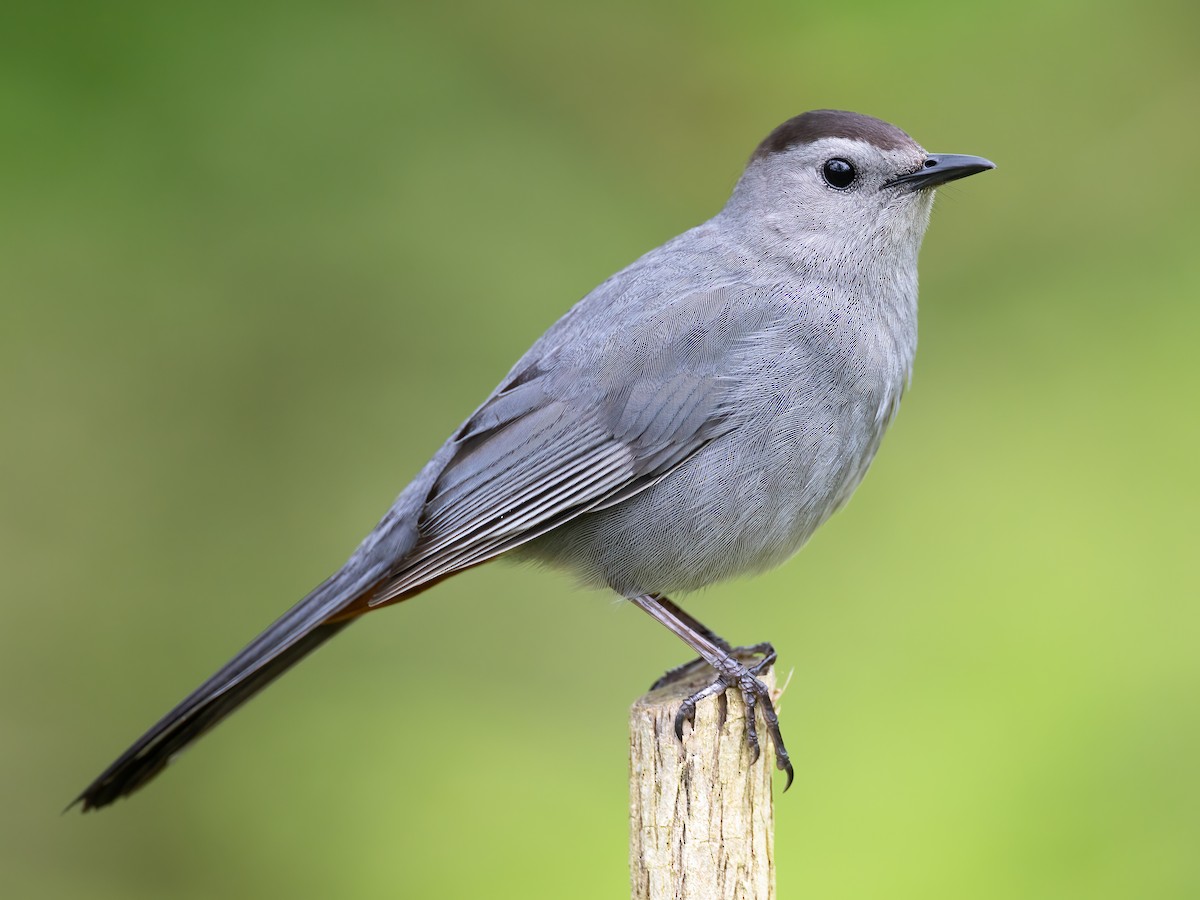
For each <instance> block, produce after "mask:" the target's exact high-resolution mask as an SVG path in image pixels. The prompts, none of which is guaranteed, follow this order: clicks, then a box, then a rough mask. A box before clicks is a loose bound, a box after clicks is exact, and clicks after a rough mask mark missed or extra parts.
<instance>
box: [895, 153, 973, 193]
mask: <svg viewBox="0 0 1200 900" xmlns="http://www.w3.org/2000/svg"><path fill="white" fill-rule="evenodd" d="M994 168H996V164H995V163H993V162H990V161H988V160H986V159H984V158H983V157H982V156H962V155H961V154H958V153H930V154H929V155H928V156H927V157H925V164H924V165H922V166H921V168H919V169H917V171H915V172H911V173H909V174H908V175H901V176H900V177H899V178H893V179H892V180H891V181H888V182H885V183H884V185H883V186H884V187H900V186H901V185H903V186H904V187H907V188H908V189H909V190H910V191H920V190H923V189H925V188H931V187H937V186H938V185H939V184H945V183H946V182H947V181H954V180H955V179H957V178H966V177H967V176H968V175H974V174H975V173H976V172H986V171H987V170H988V169H994Z"/></svg>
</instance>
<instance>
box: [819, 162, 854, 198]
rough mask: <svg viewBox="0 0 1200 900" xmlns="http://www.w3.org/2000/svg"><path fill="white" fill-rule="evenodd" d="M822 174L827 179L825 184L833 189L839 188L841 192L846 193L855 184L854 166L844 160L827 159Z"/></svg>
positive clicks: (822, 167)
mask: <svg viewBox="0 0 1200 900" xmlns="http://www.w3.org/2000/svg"><path fill="white" fill-rule="evenodd" d="M821 174H822V175H823V176H824V177H825V183H826V184H828V185H829V186H830V187H831V188H837V189H838V190H839V191H844V190H845V189H846V188H848V187H850V185H851V184H853V183H854V176H855V174H856V173H855V171H854V166H852V165H850V163H849V162H848V161H847V160H844V159H840V158H837V159H827V160H826V161H825V165H823V166H821Z"/></svg>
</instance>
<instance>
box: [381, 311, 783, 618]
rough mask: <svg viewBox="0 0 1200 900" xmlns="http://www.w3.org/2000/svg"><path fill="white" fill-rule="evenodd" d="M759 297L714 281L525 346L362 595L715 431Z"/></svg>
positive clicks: (487, 553)
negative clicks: (397, 551)
mask: <svg viewBox="0 0 1200 900" xmlns="http://www.w3.org/2000/svg"><path fill="white" fill-rule="evenodd" d="M766 306H768V305H767V304H763V303H761V302H759V303H755V302H754V296H753V295H752V294H747V293H746V292H745V291H739V290H738V289H736V288H724V289H720V290H716V291H711V292H704V293H696V294H691V295H688V296H686V297H683V298H681V299H680V300H678V301H676V302H674V303H671V304H669V305H668V304H663V305H661V306H660V307H659V308H658V309H655V310H653V311H643V312H641V313H639V314H638V315H636V317H634V318H633V321H630V322H628V323H623V324H622V325H621V326H620V327H619V328H618V327H596V328H594V330H593V331H594V333H593V334H592V335H582V334H571V335H565V336H564V335H562V334H557V335H554V338H555V339H556V340H558V343H557V344H547V345H543V344H539V345H538V346H537V347H535V349H534V351H531V353H530V354H529V355H527V356H526V358H525V359H523V360H522V361H521V363H520V364H518V367H517V368H516V369H514V371H513V373H511V374H510V375H509V377H508V379H506V381H505V382H504V383H503V384H502V385H501V386H500V388H498V389H497V391H496V393H494V394H493V395H492V397H491V398H489V400H488V401H487V402H486V403H484V405H483V406H481V407H480V408H479V409H478V410H477V411H476V412H475V414H474V415H473V416H472V417H471V418H470V419H469V420H468V421H467V422H466V423H465V424H464V425H463V426H462V428H461V429H460V430H459V431H458V432H457V433H456V434H455V435H454V437H453V438H451V441H450V444H451V446H452V447H453V450H452V454H451V455H450V457H449V461H448V462H447V463H446V465H445V466H444V468H443V469H442V471H441V473H440V474H439V475H438V477H437V478H436V480H435V481H434V482H433V484H432V486H431V488H430V489H429V492H428V494H427V495H426V498H425V502H424V505H423V507H422V510H421V513H420V517H419V520H418V525H417V529H418V533H419V539H418V541H417V544H416V546H415V547H413V549H412V551H411V552H410V553H408V554H406V556H405V558H404V559H403V560H402V561H401V563H400V564H399V565H398V566H397V567H396V568H394V569H393V570H392V572H390V573H389V577H388V579H387V580H386V582H385V583H384V584H383V586H382V587H381V588H380V590H379V591H378V592H377V593H376V594H375V595H374V597H373V598H372V599H371V601H370V605H371V606H380V605H383V604H385V603H388V602H390V601H393V600H396V599H399V598H400V597H402V596H403V595H405V594H407V593H409V592H411V591H412V590H414V589H415V588H417V587H419V586H421V585H424V584H428V583H429V582H432V581H436V580H438V579H441V578H444V577H446V576H447V575H450V574H452V573H454V572H457V571H460V570H462V569H465V568H468V567H470V566H474V565H477V564H479V563H481V562H484V561H486V560H488V559H491V558H493V557H495V556H497V555H499V554H501V553H504V552H505V551H507V550H511V549H512V548H514V547H516V546H519V545H520V544H523V543H525V542H527V541H530V540H532V539H534V538H536V537H537V536H539V535H541V534H544V533H545V532H546V531H548V530H550V529H552V528H554V527H556V526H558V525H560V524H562V523H564V522H566V521H569V520H570V519H573V518H575V517H576V516H579V515H582V514H584V513H586V512H589V511H592V510H596V509H602V508H604V507H606V506H610V505H612V504H615V503H619V502H621V501H622V500H624V499H626V498H628V497H630V496H632V495H633V494H635V493H637V492H639V491H641V490H644V489H646V488H648V487H650V486H651V485H652V484H654V483H655V482H657V481H658V480H659V479H661V478H663V477H665V476H666V475H667V474H669V473H670V472H671V471H672V470H673V469H674V468H675V467H676V466H678V465H679V464H680V463H681V462H683V461H684V460H686V459H687V458H688V457H689V456H691V455H692V454H693V453H695V452H696V451H697V450H699V449H700V448H701V447H703V446H704V445H705V444H707V443H708V442H709V441H711V440H713V439H714V438H716V437H718V436H720V435H722V434H724V433H726V432H727V431H728V430H729V429H730V428H731V427H732V426H731V424H730V420H731V412H732V410H731V409H730V408H729V406H730V405H729V397H730V395H731V391H730V390H729V388H730V382H729V372H730V369H731V367H732V366H733V365H734V356H735V353H736V351H737V349H738V348H739V347H741V346H744V343H745V341H746V339H747V338H748V337H749V336H750V335H752V334H753V333H755V332H757V331H758V330H759V329H761V328H762V326H763V322H762V319H763V317H764V316H765V315H766V309H765V307H766ZM590 324H592V325H599V324H600V323H595V322H593V323H590Z"/></svg>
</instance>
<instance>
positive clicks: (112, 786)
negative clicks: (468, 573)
mask: <svg viewBox="0 0 1200 900" xmlns="http://www.w3.org/2000/svg"><path fill="white" fill-rule="evenodd" d="M378 581H379V573H378V570H377V569H365V570H362V571H358V572H354V571H352V568H351V566H350V565H348V566H347V567H346V568H345V569H343V570H342V571H340V572H338V573H337V574H336V575H334V576H333V577H331V578H329V579H328V580H327V581H325V582H324V583H323V584H321V585H320V586H319V587H317V588H316V589H315V590H314V591H313V592H312V593H310V594H309V595H308V596H307V597H305V598H304V599H303V600H301V601H300V602H299V603H297V604H296V605H295V606H294V607H292V608H291V609H290V610H288V612H286V613H284V615H283V616H282V617H280V618H279V619H278V620H277V621H276V622H274V623H273V624H272V625H271V626H270V627H268V628H267V629H266V630H265V631H264V632H263V633H262V634H260V635H259V636H258V637H256V638H255V639H254V640H253V641H251V642H250V643H249V644H248V645H247V646H246V647H245V648H244V649H243V650H242V651H241V652H240V653H238V655H237V656H235V657H234V658H233V659H232V660H230V661H229V662H228V663H227V664H226V665H225V666H224V667H223V668H222V669H221V670H220V671H219V672H217V673H216V674H215V675H213V676H212V677H211V678H209V679H208V680H207V681H205V682H204V684H202V685H200V687H198V688H196V690H194V691H193V692H192V693H191V694H189V695H188V696H187V697H186V698H184V700H183V701H182V702H181V703H180V704H179V705H178V706H176V707H175V708H174V709H172V710H171V711H170V712H169V713H167V714H166V715H165V716H163V717H162V719H160V720H159V721H158V723H157V724H156V725H155V726H154V727H153V728H151V729H150V730H149V731H147V732H146V733H145V734H144V735H142V736H141V737H140V738H138V739H137V741H135V742H134V744H133V746H131V747H130V748H129V749H128V750H126V751H125V752H124V753H122V754H121V755H120V757H118V758H117V760H116V761H115V762H114V763H113V764H112V765H111V766H109V767H108V768H107V769H105V770H104V772H102V773H101V774H100V776H99V777H98V778H97V779H96V780H95V781H93V782H92V783H91V784H90V785H88V787H87V789H86V790H84V792H83V793H82V794H80V795H79V796H78V797H77V798H75V800H74V802H73V803H72V804H71V806H74V805H75V804H77V803H82V804H83V810H84V811H85V812H86V811H87V810H89V809H98V808H99V807H102V806H107V805H108V804H109V803H112V802H113V801H114V800H116V799H118V798H120V797H124V796H126V795H127V794H130V793H132V792H133V791H135V790H137V789H138V788H139V787H141V786H142V785H144V784H146V783H147V782H148V781H150V780H151V779H152V778H153V777H154V776H155V775H157V774H158V773H159V772H161V771H162V770H163V769H164V768H166V766H167V764H168V763H169V762H170V761H171V759H172V758H173V757H174V756H175V755H176V754H178V753H179V752H180V751H181V750H183V748H184V747H186V746H188V745H189V744H191V743H192V742H193V741H195V740H196V739H197V738H199V737H200V736H201V735H203V734H205V733H206V732H207V731H208V730H209V729H210V728H212V727H213V726H214V725H216V724H217V723H218V722H220V721H221V720H222V719H224V718H225V717H226V716H228V715H229V714H230V713H232V712H233V711H234V710H235V709H237V708H238V707H240V706H241V705H242V704H243V703H245V702H246V701H247V700H249V699H250V698H251V697H253V696H254V695H255V694H257V693H258V692H259V691H261V690H262V689H263V688H265V687H266V686H267V685H268V684H270V683H271V682H272V681H274V680H275V679H276V678H278V677H279V676H280V675H282V674H283V673H284V672H286V671H287V670H288V669H290V668H291V667H292V666H294V665H295V664H296V663H298V662H299V661H300V660H302V659H303V658H304V657H306V656H308V654H310V653H312V652H313V651H314V650H316V649H317V648H318V647H320V646H321V645H322V644H324V643H325V642H326V641H327V640H329V639H330V638H331V637H333V636H334V635H335V634H337V633H338V632H339V631H341V630H342V629H343V628H345V627H346V626H347V625H349V624H350V622H351V621H352V618H351V617H349V616H345V611H346V610H347V607H350V606H352V605H353V604H355V601H357V600H359V599H360V598H363V597H365V596H369V595H370V594H371V592H372V591H373V589H374V586H375V584H376V583H378ZM360 605H361V604H360ZM364 611H365V610H364ZM339 612H340V613H342V614H343V615H342V616H339V615H338V614H339ZM343 616H345V617H343ZM331 618H335V619H336V621H330V619H331ZM68 808H70V807H68Z"/></svg>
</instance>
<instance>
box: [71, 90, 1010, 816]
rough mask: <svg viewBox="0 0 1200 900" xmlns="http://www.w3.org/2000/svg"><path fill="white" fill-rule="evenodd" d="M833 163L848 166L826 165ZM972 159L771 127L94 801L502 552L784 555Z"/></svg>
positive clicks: (849, 447) (623, 586)
mask: <svg viewBox="0 0 1200 900" xmlns="http://www.w3.org/2000/svg"><path fill="white" fill-rule="evenodd" d="M830 160H839V161H846V162H848V163H849V165H850V166H851V167H852V170H853V172H854V181H853V183H852V184H850V185H848V186H845V187H842V186H839V185H835V184H833V183H831V181H830V178H829V176H828V175H827V173H826V171H825V168H824V167H825V166H826V164H827V163H828V161H830ZM964 160H967V161H969V160H974V162H973V163H972V162H964ZM950 161H952V162H950ZM939 164H940V165H942V169H940V170H939V169H937V166H938V165H939ZM972 166H973V168H972ZM984 168H990V163H986V161H984V160H979V159H977V158H974V157H937V156H934V155H931V154H927V153H926V152H925V151H924V150H923V149H922V148H921V147H920V146H918V145H917V144H916V143H915V142H914V141H912V140H911V139H910V138H908V136H907V135H905V134H904V133H903V132H902V131H900V130H899V129H897V128H895V127H894V126H891V125H888V124H887V123H883V122H880V121H879V120H877V119H871V118H870V117H866V116H859V115H856V114H854V113H844V112H836V111H827V110H826V111H818V112H816V113H807V114H805V115H804V116H798V117H796V118H795V119H792V120H789V122H787V123H784V125H782V126H780V128H778V129H776V130H775V131H774V132H772V134H771V135H769V136H768V137H767V139H766V140H764V141H763V143H762V144H761V145H760V146H759V148H758V149H757V150H756V151H755V153H754V155H753V156H752V158H751V160H750V162H749V164H748V165H747V168H746V171H745V173H744V174H743V175H742V177H741V179H740V180H739V181H738V183H737V185H736V187H735V188H734V191H733V194H732V196H731V198H730V199H729V202H728V203H727V204H726V205H725V207H724V209H722V210H721V212H720V213H718V214H717V215H716V216H714V217H713V218H712V219H710V220H709V221H708V222H706V223H704V224H703V225H700V226H698V227H696V228H693V229H691V230H690V231H687V232H685V233H684V234H682V235H680V236H679V237H677V238H675V239H674V240H672V241H670V242H668V243H666V244H664V245H663V246H662V247H659V248H657V249H656V250H653V251H651V252H650V253H648V254H646V255H645V256H643V257H642V258H641V259H639V260H638V261H636V262H635V263H633V264H632V265H630V266H629V267H628V268H626V269H624V270H623V271H621V272H619V273H617V274H616V275H614V276H613V277H612V278H610V279H608V280H607V281H606V282H604V283H603V284H602V285H600V286H599V287H597V288H596V289H595V290H594V291H592V292H591V293H590V294H588V295H587V296H586V297H584V298H583V299H582V300H581V301H580V302H579V303H578V304H576V305H575V307H574V308H572V309H571V310H570V311H569V312H568V313H567V314H566V315H565V316H564V317H563V318H562V319H561V320H559V321H558V322H557V323H556V324H555V325H553V326H552V327H551V328H550V329H549V330H548V331H547V332H546V333H545V334H544V335H543V336H542V337H541V338H540V339H539V340H538V341H537V342H536V343H535V344H534V345H533V346H532V347H531V348H530V350H529V351H528V352H527V353H526V354H525V355H524V356H523V357H522V358H521V359H520V360H519V361H518V362H517V364H516V365H515V366H514V367H513V369H512V371H511V372H510V373H509V374H508V376H507V377H506V378H505V379H504V380H503V381H502V382H501V384H500V385H499V386H498V387H497V388H496V390H495V391H494V392H493V393H492V394H491V396H490V397H488V399H487V400H485V401H484V403H483V404H482V405H481V406H480V407H479V408H478V409H477V410H476V411H475V413H474V414H473V415H472V416H471V417H470V418H469V419H468V420H467V421H466V422H465V423H464V425H463V426H462V427H461V428H460V429H459V430H458V432H456V433H455V434H454V435H453V436H452V437H451V438H450V439H449V440H448V441H447V442H446V444H445V445H444V446H443V447H442V448H441V449H440V450H439V451H438V453H437V454H436V455H435V456H434V458H433V459H432V460H431V461H430V463H429V464H428V465H427V466H426V467H425V468H424V469H423V470H422V472H421V473H420V474H419V475H418V476H417V478H416V479H414V480H413V482H412V483H411V484H410V485H409V486H408V487H407V488H406V489H405V490H404V492H403V493H401V495H400V496H399V498H398V499H397V500H396V502H395V504H394V505H393V506H392V508H391V509H390V510H389V511H388V513H387V515H386V516H385V517H384V518H383V520H382V521H381V522H380V523H379V525H378V526H376V528H375V529H374V530H373V531H372V532H371V534H369V535H368V536H367V538H366V540H364V541H363V543H362V544H361V545H360V546H359V548H358V549H357V550H356V551H355V553H354V554H353V555H352V556H351V558H350V560H349V561H348V562H347V563H346V565H345V567H343V569H342V570H340V571H339V572H338V573H336V574H335V575H334V576H332V577H331V578H330V579H329V580H328V581H327V582H325V583H324V584H323V585H321V586H320V587H318V588H317V589H316V590H315V591H314V592H313V593H312V594H310V595H309V596H308V597H306V598H305V599H304V600H302V601H301V602H300V603H299V604H297V606H296V607H294V608H293V609H292V610H291V611H289V612H288V613H287V614H285V615H284V616H283V617H282V618H281V619H280V620H279V621H278V622H276V623H275V624H274V625H273V626H271V627H270V628H268V629H267V631H265V632H264V633H263V634H262V635H260V636H259V637H258V638H257V639H256V640H255V641H254V642H253V643H251V644H250V645H249V646H248V647H247V648H246V649H245V650H243V651H242V653H241V654H239V655H238V657H236V658H235V659H234V660H233V661H231V662H230V663H229V664H228V665H227V666H226V667H225V668H224V669H222V670H221V672H218V673H217V675H215V676H214V677H213V678H212V679H210V680H209V681H208V682H206V683H205V684H204V685H202V686H201V687H200V688H199V689H198V690H197V691H196V692H194V693H193V694H192V695H191V696H189V697H188V698H187V699H185V700H184V701H183V703H181V704H180V705H179V706H178V707H176V709H175V710H172V712H171V713H169V714H168V715H167V716H166V717H164V719H163V720H162V721H160V722H159V723H158V725H156V726H155V727H154V728H153V729H151V731H150V732H148V733H147V734H146V735H144V736H143V738H142V739H140V740H139V741H138V742H137V743H135V744H134V746H133V747H131V748H130V750H129V751H127V752H126V754H125V755H123V756H122V757H121V758H120V759H118V760H117V762H116V763H114V764H113V766H111V767H110V768H109V770H107V771H106V772H105V773H104V774H103V775H101V776H100V778H98V779H97V780H96V782H94V783H93V784H92V785H91V786H90V787H89V788H88V790H87V791H85V792H84V794H83V795H82V796H81V798H80V799H81V800H82V801H83V802H84V807H85V808H87V807H89V806H100V805H104V804H105V803H108V802H111V800H112V799H115V797H117V796H120V795H121V794H124V793H128V792H130V791H131V790H133V789H134V788H135V787H137V786H138V785H140V784H142V783H144V782H145V781H146V780H148V779H149V778H150V777H152V776H153V775H154V774H155V773H156V772H157V771H159V770H160V769H161V768H162V767H163V766H164V765H165V764H166V762H167V761H168V760H169V758H170V756H171V755H172V754H173V753H174V752H176V751H177V750H178V749H179V748H180V747H181V746H183V745H186V744H187V743H189V742H190V741H192V740H194V739H195V738H196V737H197V736H199V734H202V733H203V732H204V731H206V730H207V729H208V728H209V727H211V726H212V725H213V724H215V723H216V722H217V721H219V720H220V719H221V718H223V717H224V716H225V715H228V713H229V712H231V711H232V709H234V708H236V707H237V706H239V705H240V704H241V703H242V702H244V701H245V699H247V698H248V697H249V696H251V695H252V694H253V693H255V692H256V691H257V690H259V689H261V687H262V686H264V685H265V684H266V683H269V681H270V680H272V679H273V678H274V677H277V675H278V674H280V672H282V671H283V670H284V669H286V668H287V667H288V666H290V665H291V664H293V663H294V662H295V661H297V660H298V659H299V658H301V657H302V656H304V655H305V654H307V653H308V652H309V651H310V650H311V649H313V647H315V646H317V645H318V644H320V643H322V642H323V641H324V640H325V639H326V638H327V637H329V636H331V635H332V634H333V633H335V632H336V631H338V630H340V628H341V627H343V625H344V624H345V623H346V622H348V621H349V620H350V618H351V617H353V616H355V615H357V614H359V613H361V612H365V611H367V610H368V609H371V608H375V607H377V606H381V605H384V604H387V603H390V602H393V601H395V600H399V599H404V598H405V597H407V596H411V595H412V594H414V593H416V592H418V591H419V590H421V589H423V588H424V587H427V586H429V585H430V584H432V583H434V582H436V581H438V580H440V579H442V578H444V577H447V576H448V575H450V574H453V573H455V572H458V571H461V570H463V569H465V568H468V567H470V566H473V565H477V564H479V563H481V562H484V561H487V560H489V559H491V558H494V557H496V556H498V555H500V554H503V553H508V552H515V555H516V556H518V557H520V558H523V559H529V560H534V561H538V562H541V563H546V564H550V565H554V566H558V567H562V568H565V569H567V570H569V571H571V572H574V573H575V574H576V575H578V576H579V577H580V578H581V579H582V580H584V581H585V582H587V583H589V584H595V585H603V586H607V587H610V588H612V589H613V590H615V591H617V592H618V593H620V594H622V595H624V596H626V597H630V598H639V597H647V596H648V597H655V596H659V595H665V594H668V593H672V592H678V591H687V590H693V589H696V588H700V587H704V586H705V585H709V584H712V583H714V582H716V581H719V580H722V579H725V578H729V577H733V576H737V575H740V574H744V573H749V572H755V571H760V570H763V569H766V568H769V567H771V566H774V565H777V564H778V563H780V562H782V561H783V560H784V559H786V558H787V557H788V556H790V555H791V554H793V553H794V552H795V551H796V550H798V549H799V548H800V546H801V545H802V544H803V543H804V542H805V541H806V540H807V539H808V538H809V537H810V536H811V535H812V533H813V531H814V530H815V529H816V528H817V527H818V526H819V525H820V524H821V523H822V522H824V521H825V519H827V518H828V517H829V516H830V515H831V514H832V513H833V512H834V511H835V510H836V509H838V508H839V507H840V506H841V505H842V504H844V503H845V502H846V500H847V499H848V498H849V497H850V495H851V493H852V492H853V491H854V489H855V487H856V486H857V485H858V483H859V482H860V481H861V479H862V477H863V475H864V474H865V473H866V470H867V467H868V466H869V464H870V462H871V459H872V458H873V457H874V455H875V452H876V450H877V449H878V447H879V443H880V440H881V438H882V436H883V433H884V431H885V429H886V428H887V426H888V424H889V423H890V422H891V421H892V418H893V417H894V415H895V413H896V410H897V408H898V405H899V402H900V397H901V395H902V394H903V392H904V390H905V387H906V385H907V383H908V379H909V376H910V373H911V371H912V364H913V356H914V353H915V351H916V341H917V252H918V250H919V248H920V244H921V238H922V235H923V234H924V231H925V227H926V224H927V223H928V219H929V213H930V209H931V207H932V202H933V192H932V191H931V190H925V189H923V188H926V187H932V186H934V185H935V184H937V183H941V182H942V181H946V180H950V179H951V178H955V177H962V176H963V175H965V174H971V172H972V171H982V170H983V169H984ZM967 169H970V171H967ZM685 639H686V638H685ZM694 646H695V645H694ZM700 652H702V654H703V652H704V651H703V649H701V651H700ZM710 661H711V660H710Z"/></svg>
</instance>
